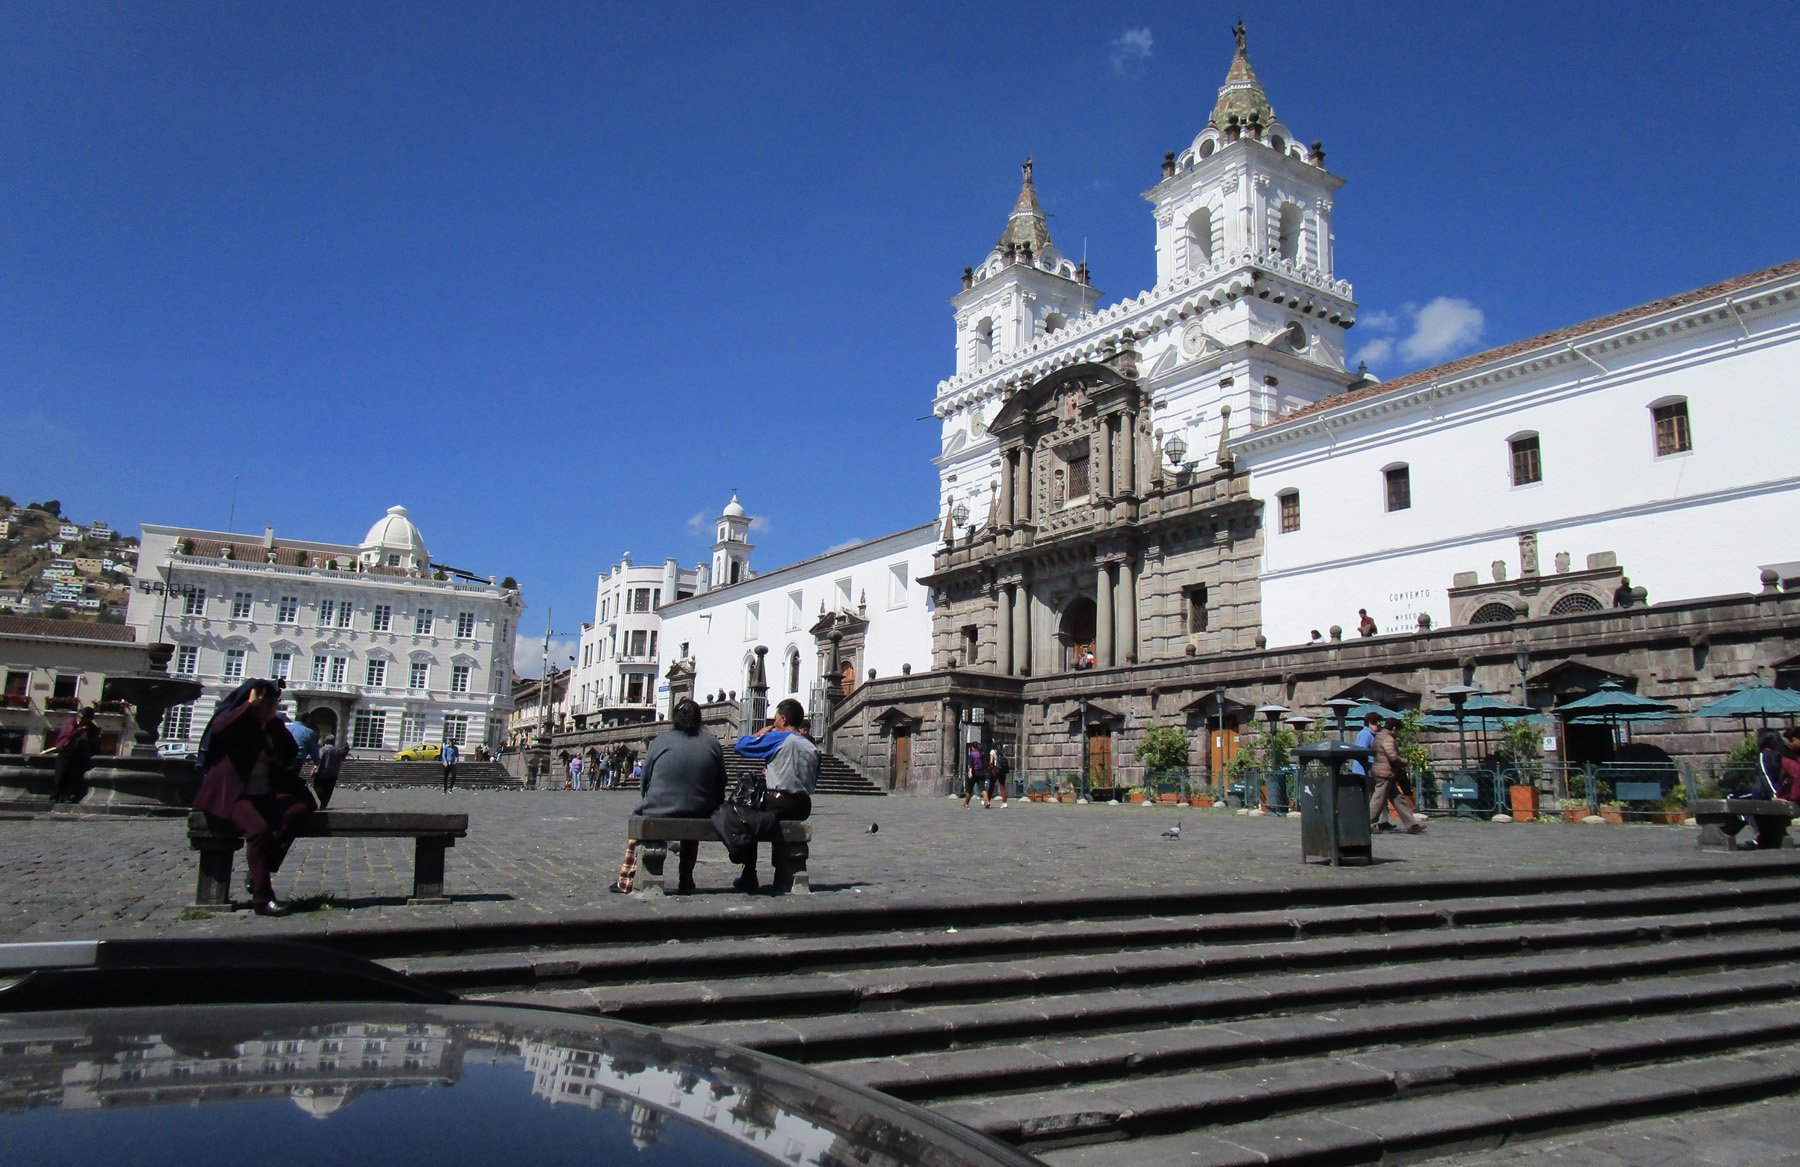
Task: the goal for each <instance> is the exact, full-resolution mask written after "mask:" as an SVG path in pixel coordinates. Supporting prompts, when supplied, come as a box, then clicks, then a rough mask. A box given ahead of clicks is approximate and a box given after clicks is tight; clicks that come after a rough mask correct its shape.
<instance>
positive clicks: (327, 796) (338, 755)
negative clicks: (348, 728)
mask: <svg viewBox="0 0 1800 1167" xmlns="http://www.w3.org/2000/svg"><path fill="white" fill-rule="evenodd" d="M348 755H349V751H348V750H346V749H344V747H343V746H340V745H338V744H337V738H335V737H333V736H331V735H330V734H326V735H325V743H324V745H322V746H320V747H319V764H318V765H317V766H314V767H313V779H312V781H313V795H314V796H315V797H317V798H318V800H319V809H320V810H324V809H325V808H326V807H327V806H329V805H330V804H331V792H332V791H333V790H336V789H337V782H338V770H339V769H340V768H341V767H342V766H343V764H344V758H345V757H347V756H348Z"/></svg>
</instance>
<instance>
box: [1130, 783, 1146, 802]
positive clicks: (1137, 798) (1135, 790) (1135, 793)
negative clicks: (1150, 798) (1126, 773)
mask: <svg viewBox="0 0 1800 1167" xmlns="http://www.w3.org/2000/svg"><path fill="white" fill-rule="evenodd" d="M1125 798H1126V801H1128V802H1135V803H1139V804H1142V803H1143V801H1144V788H1143V787H1142V786H1127V787H1125Z"/></svg>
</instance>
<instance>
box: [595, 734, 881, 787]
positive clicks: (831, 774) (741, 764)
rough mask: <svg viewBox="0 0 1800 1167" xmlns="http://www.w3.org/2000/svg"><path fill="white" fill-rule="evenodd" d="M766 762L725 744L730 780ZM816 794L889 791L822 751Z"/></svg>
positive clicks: (628, 782)
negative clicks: (745, 754) (744, 754)
mask: <svg viewBox="0 0 1800 1167" xmlns="http://www.w3.org/2000/svg"><path fill="white" fill-rule="evenodd" d="M762 768H763V764H762V763H761V762H759V761H756V760H754V759H752V758H746V757H744V756H743V755H742V754H740V753H738V752H737V751H736V750H734V749H732V748H731V747H730V746H726V747H725V778H726V781H727V782H730V783H736V782H737V780H738V778H739V777H741V776H742V775H744V774H760V773H762ZM619 789H621V790H636V789H637V781H636V780H635V779H632V778H627V779H625V784H624V785H623V786H621V787H620V788H619ZM814 793H815V794H853V795H863V796H868V795H886V794H887V791H885V790H883V789H881V788H880V787H878V786H876V785H875V784H874V783H873V782H871V781H869V780H868V779H867V778H864V777H863V776H862V775H861V774H858V773H857V772H856V770H855V769H854V768H853V767H852V766H851V765H850V763H848V762H846V761H844V760H843V759H842V758H840V757H838V756H837V755H836V754H828V753H825V752H824V751H823V750H821V751H819V787H818V789H817V790H816V791H814Z"/></svg>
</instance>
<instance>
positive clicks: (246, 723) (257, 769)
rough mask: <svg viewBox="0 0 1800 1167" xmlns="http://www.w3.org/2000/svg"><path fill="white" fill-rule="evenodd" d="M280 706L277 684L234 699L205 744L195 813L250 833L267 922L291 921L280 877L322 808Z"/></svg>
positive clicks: (257, 684)
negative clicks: (306, 825)
mask: <svg viewBox="0 0 1800 1167" xmlns="http://www.w3.org/2000/svg"><path fill="white" fill-rule="evenodd" d="M233 696H236V694H233ZM280 704H281V690H280V689H278V688H277V687H276V685H275V682H273V681H250V682H248V683H247V684H246V685H245V686H244V690H243V701H242V703H241V704H236V705H233V704H231V698H230V697H228V698H226V701H225V703H224V705H223V706H222V707H221V708H220V710H219V711H218V712H217V713H215V714H213V719H212V723H211V724H210V725H208V726H207V727H206V733H205V735H203V737H202V739H201V741H202V744H203V746H204V749H203V751H202V752H203V754H204V758H203V761H204V763H205V765H206V777H205V778H203V779H202V780H201V782H200V793H199V794H197V795H195V796H194V809H195V810H203V811H205V812H206V813H207V814H210V815H213V816H215V817H217V818H222V819H225V820H226V821H228V822H229V823H231V825H232V826H234V827H236V828H237V829H238V831H239V832H240V833H242V834H243V836H244V857H245V860H246V862H247V863H248V865H249V868H250V898H251V900H252V901H254V905H255V908H256V912H257V914H258V915H261V916H280V915H285V914H286V912H287V907H286V905H284V904H283V903H282V902H281V901H280V900H277V899H276V898H275V882H274V876H275V872H276V871H278V870H280V868H281V861H282V860H283V859H285V858H286V857H287V853H288V847H289V846H291V845H292V844H293V841H294V830H295V828H296V827H297V826H298V825H299V823H300V820H301V819H303V818H305V817H306V816H307V815H309V814H311V813H312V812H313V811H314V810H315V809H317V804H316V803H314V802H313V796H312V793H311V792H310V791H308V790H307V789H306V784H305V783H303V782H301V781H300V778H299V768H298V767H297V766H296V765H294V760H295V757H296V755H297V754H298V752H299V748H298V747H297V746H295V744H294V737H293V735H292V734H290V733H288V730H287V726H286V725H285V724H283V723H282V720H281V719H280V718H279V717H277V716H276V712H277V710H278V709H279V707H280Z"/></svg>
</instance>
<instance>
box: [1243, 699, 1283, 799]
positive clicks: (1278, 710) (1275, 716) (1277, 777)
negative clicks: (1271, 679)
mask: <svg viewBox="0 0 1800 1167" xmlns="http://www.w3.org/2000/svg"><path fill="white" fill-rule="evenodd" d="M1256 711H1257V712H1258V713H1260V714H1262V715H1263V716H1264V717H1266V718H1268V719H1269V769H1268V772H1267V773H1266V774H1265V775H1264V777H1263V789H1264V790H1265V791H1267V792H1268V794H1269V796H1270V797H1269V809H1270V810H1274V809H1275V807H1276V806H1277V805H1278V804H1279V805H1284V806H1285V805H1286V803H1285V794H1286V791H1285V789H1284V790H1283V792H1282V793H1283V799H1282V800H1280V801H1279V803H1278V800H1277V799H1276V798H1275V797H1274V795H1275V784H1276V783H1277V782H1280V781H1281V767H1280V766H1279V765H1277V764H1276V759H1275V723H1276V722H1278V721H1280V720H1281V715H1282V714H1284V713H1289V712H1292V711H1291V710H1289V709H1288V707H1287V706H1285V705H1259V706H1257V707H1256ZM1244 794H1245V798H1244V802H1245V803H1246V804H1247V803H1249V801H1250V799H1249V794H1250V792H1249V791H1248V790H1246V791H1244Z"/></svg>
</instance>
